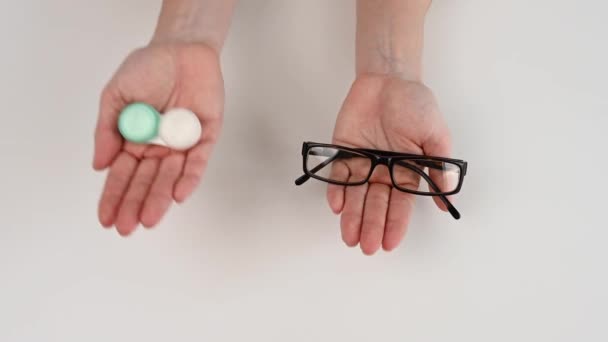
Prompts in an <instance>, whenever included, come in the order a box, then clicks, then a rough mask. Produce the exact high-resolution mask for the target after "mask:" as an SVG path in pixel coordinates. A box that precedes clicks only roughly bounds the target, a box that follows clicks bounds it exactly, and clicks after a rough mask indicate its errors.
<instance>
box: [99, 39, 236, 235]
mask: <svg viewBox="0 0 608 342" xmlns="http://www.w3.org/2000/svg"><path fill="white" fill-rule="evenodd" d="M132 102H145V103H148V104H150V105H152V106H153V107H155V108H156V109H157V110H158V111H159V112H161V113H162V112H164V111H166V110H168V109H171V108H175V107H183V108H188V109H190V110H192V111H194V112H195V113H196V114H197V116H198V118H199V119H200V121H201V123H202V126H203V134H202V138H201V141H199V143H198V144H197V145H196V146H194V147H193V148H191V149H190V150H188V151H174V150H170V149H168V148H166V147H161V146H152V145H138V144H134V143H130V142H126V141H125V140H124V139H123V138H122V137H121V136H120V134H119V132H118V128H117V120H118V116H119V113H120V111H121V110H122V108H124V107H125V106H126V105H128V104H129V103H132ZM223 105H224V85H223V79H222V74H221V69H220V63H219V56H218V54H217V52H216V51H215V50H213V49H212V48H210V47H208V46H206V45H203V44H174V45H168V44H167V45H151V46H148V47H145V48H142V49H138V50H136V51H134V52H133V53H132V54H131V55H130V56H129V57H128V58H127V59H126V60H125V62H124V63H123V64H122V65H121V66H120V68H119V69H118V71H117V72H116V74H115V75H114V77H113V78H112V79H111V80H110V82H109V83H108V84H107V86H106V87H105V89H104V91H103V93H102V96H101V103H100V112H99V118H98V121H97V127H96V133H95V155H94V162H93V167H94V168H95V169H96V170H103V169H106V168H108V167H109V173H108V176H107V179H106V182H105V187H104V190H103V193H102V195H101V199H100V202H99V220H100V222H101V224H102V225H103V226H105V227H112V226H115V227H116V229H117V230H118V232H119V233H120V234H121V235H128V234H130V233H131V232H133V231H134V230H135V229H136V227H137V226H138V225H139V224H140V223H141V224H143V225H144V226H146V227H152V226H155V225H156V224H158V223H159V221H160V220H161V219H162V217H163V216H164V214H165V213H166V212H167V210H168V209H169V207H170V205H171V204H172V203H173V201H177V202H182V201H184V200H185V199H186V198H187V197H188V196H189V195H190V194H191V193H192V192H193V190H194V189H195V188H196V186H197V185H198V183H199V182H200V179H201V177H202V174H203V172H204V170H205V168H206V166H207V162H208V160H209V158H210V156H211V152H212V149H213V146H214V145H215V143H216V141H217V139H218V137H219V133H220V129H221V126H222V117H223Z"/></svg>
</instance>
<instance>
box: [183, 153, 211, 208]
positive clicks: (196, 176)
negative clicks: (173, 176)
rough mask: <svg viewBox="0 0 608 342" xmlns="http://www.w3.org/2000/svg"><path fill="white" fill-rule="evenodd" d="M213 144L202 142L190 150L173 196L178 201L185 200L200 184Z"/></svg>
mask: <svg viewBox="0 0 608 342" xmlns="http://www.w3.org/2000/svg"><path fill="white" fill-rule="evenodd" d="M212 149H213V145H212V144H211V143H201V144H199V145H197V146H196V147H194V148H193V149H192V150H190V151H189V152H188V155H187V158H186V162H185V165H184V170H183V173H182V175H181V176H180V177H179V179H178V181H177V184H176V185H175V191H174V193H173V198H174V199H175V201H177V202H178V203H181V202H183V201H185V200H186V199H187V198H188V197H189V196H190V195H191V194H192V192H193V191H194V189H195V188H196V187H197V186H198V184H199V183H200V181H201V178H202V176H203V172H204V171H205V169H206V168H207V163H208V161H209V157H210V156H211V150H212Z"/></svg>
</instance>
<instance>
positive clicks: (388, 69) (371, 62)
mask: <svg viewBox="0 0 608 342" xmlns="http://www.w3.org/2000/svg"><path fill="white" fill-rule="evenodd" d="M429 4H430V1H428V0H409V1H404V0H385V1H381V2H375V1H366V0H360V1H359V2H358V5H357V44H356V71H357V75H360V74H366V73H372V74H384V75H389V76H394V77H399V78H402V79H405V80H411V81H420V80H421V79H422V50H423V38H424V23H425V18H426V13H427V11H428V7H429Z"/></svg>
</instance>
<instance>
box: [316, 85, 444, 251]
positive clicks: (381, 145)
mask: <svg viewBox="0 0 608 342" xmlns="http://www.w3.org/2000/svg"><path fill="white" fill-rule="evenodd" d="M333 143H334V144H339V145H345V146H349V147H356V148H373V149H380V150H390V151H398V152H408V153H415V154H426V155H434V156H441V157H449V154H450V135H449V130H448V128H447V126H446V124H445V122H444V120H443V118H442V116H441V113H440V112H439V109H438V106H437V104H436V101H435V99H434V96H433V94H432V92H431V91H430V90H429V89H428V88H427V87H425V86H424V85H423V84H421V83H419V82H412V81H405V80H402V79H399V78H395V77H391V76H386V75H371V74H369V75H362V76H359V77H358V78H357V80H356V81H355V82H354V84H353V86H352V87H351V89H350V92H349V94H348V96H347V98H346V100H345V101H344V104H343V106H342V108H341V110H340V113H339V115H338V118H337V121H336V127H335V130H334V135H333ZM414 196H415V195H412V194H409V193H405V192H402V191H399V190H397V189H395V188H392V186H391V180H390V176H389V172H388V169H387V168H386V167H384V166H379V167H378V168H376V170H375V171H374V174H373V175H372V177H371V178H370V181H369V184H365V185H362V186H347V187H343V186H338V185H329V186H328V191H327V198H328V202H329V205H330V207H331V209H332V210H333V211H334V212H335V213H337V214H341V224H340V225H341V231H342V239H343V240H344V242H345V243H346V244H347V245H349V246H356V245H357V244H360V246H361V249H362V250H363V252H364V253H365V254H368V255H371V254H374V253H375V252H376V251H377V250H378V249H379V248H380V246H382V247H383V248H384V249H385V250H392V249H394V248H395V247H397V246H398V245H399V243H400V241H401V240H402V239H403V236H404V235H405V232H406V229H407V225H408V223H409V221H410V216H411V212H412V207H413V204H414V199H415V197H414ZM433 199H434V200H435V202H436V203H437V206H438V207H439V208H440V209H442V210H446V207H445V205H444V204H443V203H442V202H441V201H440V200H439V199H438V198H436V197H434V198H433Z"/></svg>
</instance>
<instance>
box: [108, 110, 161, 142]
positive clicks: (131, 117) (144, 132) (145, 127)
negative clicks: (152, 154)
mask: <svg viewBox="0 0 608 342" xmlns="http://www.w3.org/2000/svg"><path fill="white" fill-rule="evenodd" d="M159 126H160V113H159V112H158V111H157V110H156V109H154V107H152V106H150V105H147V104H145V103H133V104H130V105H128V106H126V107H125V108H124V109H123V110H122V112H121V113H120V116H119V118H118V130H119V131H120V134H121V135H122V136H123V137H125V139H127V140H129V141H132V142H135V143H146V142H149V141H150V140H152V139H154V138H155V137H156V136H157V135H158V130H159Z"/></svg>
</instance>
